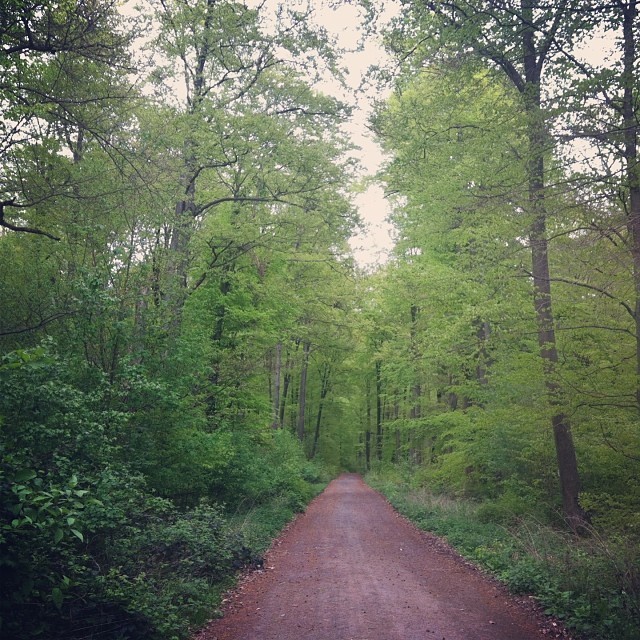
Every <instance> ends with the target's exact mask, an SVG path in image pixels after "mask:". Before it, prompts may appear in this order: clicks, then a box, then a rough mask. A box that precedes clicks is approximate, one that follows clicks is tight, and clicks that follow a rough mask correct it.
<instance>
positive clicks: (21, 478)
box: [13, 469, 37, 482]
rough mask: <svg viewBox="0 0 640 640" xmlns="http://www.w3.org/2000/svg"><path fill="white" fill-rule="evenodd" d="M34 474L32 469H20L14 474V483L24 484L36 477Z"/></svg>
mask: <svg viewBox="0 0 640 640" xmlns="http://www.w3.org/2000/svg"><path fill="white" fill-rule="evenodd" d="M36 475H37V474H36V472H35V471H34V470H33V469H21V470H20V471H18V472H17V473H16V475H15V476H14V478H13V481H14V482H26V481H27V480H32V479H33V478H35V477H36Z"/></svg>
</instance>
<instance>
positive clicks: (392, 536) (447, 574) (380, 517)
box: [197, 474, 555, 640]
mask: <svg viewBox="0 0 640 640" xmlns="http://www.w3.org/2000/svg"><path fill="white" fill-rule="evenodd" d="M538 623H539V619H538V618H537V617H536V616H535V615H534V614H532V613H531V612H529V611H527V610H525V609H523V608H521V607H520V606H519V605H518V603H517V602H516V601H515V600H513V599H511V598H509V597H508V596H507V595H505V593H504V591H503V590H502V589H500V588H499V587H497V586H496V585H494V584H492V583H491V582H490V581H488V580H487V579H485V578H483V577H482V575H481V574H480V573H479V572H478V571H476V570H474V569H473V568H471V567H469V566H468V565H466V564H465V563H464V562H463V561H462V560H461V559H460V558H458V557H457V556H455V554H453V553H452V552H451V551H450V550H448V548H447V547H446V545H443V544H442V543H441V542H439V541H438V539H437V538H434V537H432V536H429V535H428V534H425V533H422V532H420V531H418V530H417V529H416V528H414V527H413V526H412V525H411V524H409V523H408V522H407V521H405V520H404V519H403V518H401V517H399V516H398V515H397V514H396V513H395V512H394V510H393V509H392V508H391V507H390V506H389V504H388V503H387V502H386V501H385V499H384V498H383V497H382V496H381V495H380V494H378V493H376V492H375V491H373V490H372V489H370V488H369V487H368V486H367V485H365V484H364V482H363V481H362V479H361V478H360V477H359V476H356V475H350V474H345V475H342V476H340V477H339V478H338V479H336V480H334V481H333V482H332V483H331V484H330V485H329V486H328V487H327V489H326V490H325V492H324V493H323V494H321V495H320V496H319V497H318V498H316V499H315V500H314V501H313V502H312V503H311V505H310V506H309V508H308V509H307V511H306V513H305V514H304V515H302V516H300V517H299V518H298V519H297V520H296V521H295V522H294V524H293V525H292V526H291V527H290V528H289V530H288V531H286V532H285V534H284V535H283V536H282V537H281V539H280V540H279V541H278V543H276V545H275V546H274V547H273V548H272V550H271V551H270V552H269V553H268V554H267V557H266V559H265V569H264V571H261V572H254V573H252V574H250V576H249V577H248V578H247V579H246V580H245V581H244V582H243V583H242V584H241V585H240V587H239V588H238V589H237V590H236V591H235V593H234V594H233V595H232V596H231V597H230V598H229V601H228V604H227V607H226V611H225V616H224V617H223V618H222V619H220V620H216V621H214V622H212V623H211V624H210V625H209V627H207V628H206V629H205V630H204V631H203V632H201V634H200V635H199V636H198V638H197V640H268V639H273V640H276V639H277V640H294V639H295V640H418V639H420V640H425V639H427V640H428V639H431V638H433V639H435V640H534V639H536V640H539V639H540V638H549V637H553V635H555V634H550V633H549V630H543V629H541V627H540V625H539V624H538Z"/></svg>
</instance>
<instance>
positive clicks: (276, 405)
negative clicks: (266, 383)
mask: <svg viewBox="0 0 640 640" xmlns="http://www.w3.org/2000/svg"><path fill="white" fill-rule="evenodd" d="M274 367H275V371H274V383H273V422H272V424H271V427H272V428H273V429H278V428H280V426H281V425H282V423H281V421H280V382H281V377H282V342H278V344H277V345H276V361H275V365H274ZM285 393H286V392H285Z"/></svg>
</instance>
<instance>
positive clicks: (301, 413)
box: [296, 342, 311, 442]
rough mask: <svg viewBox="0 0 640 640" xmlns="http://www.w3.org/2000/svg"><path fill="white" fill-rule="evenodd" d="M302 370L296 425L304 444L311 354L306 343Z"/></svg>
mask: <svg viewBox="0 0 640 640" xmlns="http://www.w3.org/2000/svg"><path fill="white" fill-rule="evenodd" d="M302 349H303V356H302V370H301V371H300V391H299V395H298V423H297V425H296V433H297V435H298V440H300V442H304V436H305V433H304V431H305V411H306V404H307V371H308V369H309V352H310V351H311V344H310V343H309V342H305V343H304V344H303V347H302Z"/></svg>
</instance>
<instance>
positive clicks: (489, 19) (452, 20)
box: [403, 0, 585, 530]
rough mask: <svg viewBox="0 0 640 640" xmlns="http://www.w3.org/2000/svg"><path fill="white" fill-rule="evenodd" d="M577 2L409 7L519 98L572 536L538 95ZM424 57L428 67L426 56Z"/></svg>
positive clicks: (571, 487)
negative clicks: (489, 67)
mask: <svg viewBox="0 0 640 640" xmlns="http://www.w3.org/2000/svg"><path fill="white" fill-rule="evenodd" d="M403 4H406V3H403ZM578 4H579V3H575V2H571V1H569V0H564V1H562V2H559V3H558V4H557V5H554V6H553V7H551V6H550V7H545V6H540V5H538V3H535V2H533V1H532V0H517V1H515V0H514V1H513V2H507V3H502V2H493V1H488V2H484V1H482V2H420V3H411V4H410V5H409V6H408V7H407V8H408V9H409V11H410V12H411V14H412V15H413V17H414V21H413V23H412V27H413V29H414V34H415V41H416V42H420V43H424V42H428V43H430V44H427V47H430V48H431V51H432V52H433V51H434V48H433V46H434V44H435V45H436V47H439V50H440V52H441V53H443V54H444V55H445V56H446V54H447V51H448V52H449V53H452V52H453V51H459V50H460V48H461V47H466V48H467V50H468V51H472V52H473V53H474V54H475V55H476V56H478V57H480V58H482V59H484V60H486V61H487V62H489V63H490V64H491V65H493V66H494V67H495V68H496V69H498V70H500V71H501V72H502V73H503V74H504V76H505V77H506V78H507V79H508V80H509V82H510V83H511V85H512V86H513V88H514V89H515V90H516V91H517V92H518V94H519V95H520V98H521V109H522V113H523V116H524V118H525V131H524V134H525V136H526V141H527V148H526V152H525V154H526V155H525V168H526V176H527V178H526V179H527V192H528V194H527V199H526V203H525V202H523V205H524V206H523V208H524V209H525V211H526V214H527V216H526V217H527V221H528V229H527V235H528V244H529V249H530V251H531V279H532V294H533V295H532V297H533V305H534V313H535V317H536V320H537V332H538V344H539V353H540V358H541V361H542V367H543V370H544V373H545V379H546V388H547V393H548V401H549V404H550V406H551V407H552V416H551V423H552V427H553V433H554V439H555V447H556V455H557V466H558V471H559V477H560V487H561V494H562V503H563V510H564V513H565V517H566V518H567V521H568V523H569V525H570V526H571V528H572V529H574V530H578V529H579V528H580V527H581V526H582V525H583V524H584V521H585V514H584V512H583V510H582V508H581V507H580V503H579V492H580V479H579V473H578V465H577V459H576V453H575V446H574V442H573V436H572V433H571V426H570V423H569V418H568V415H567V407H566V406H565V400H564V399H563V393H562V389H561V386H560V384H559V381H558V377H557V374H556V368H557V363H558V351H557V346H556V334H555V321H554V315H553V299H552V291H551V275H550V271H549V252H548V232H547V218H548V204H547V199H546V196H547V167H546V166H545V163H546V161H547V160H548V156H549V152H550V149H551V141H550V138H549V136H548V134H547V131H548V121H547V120H548V119H547V115H546V112H545V108H544V103H543V93H544V92H545V90H547V89H548V88H549V87H548V85H546V84H545V79H546V76H545V73H544V72H545V70H546V68H547V66H549V65H550V64H551V63H553V62H554V61H556V60H557V59H558V58H559V57H561V56H562V55H563V54H564V52H565V51H566V50H567V49H570V48H571V46H572V43H573V42H574V41H575V40H576V38H577V37H578V33H579V27H580V14H579V12H578V9H579V7H578ZM452 46H453V49H452V48H451V47H452ZM447 47H449V48H448V49H447ZM405 50H406V49H405ZM414 51H415V52H416V53H417V54H418V55H419V54H420V53H422V54H424V53H425V51H424V48H423V45H422V44H418V45H416V46H415V47H414ZM434 55H435V54H434ZM423 59H424V60H425V61H427V62H428V60H429V54H427V55H426V56H423ZM421 62H422V60H421Z"/></svg>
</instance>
